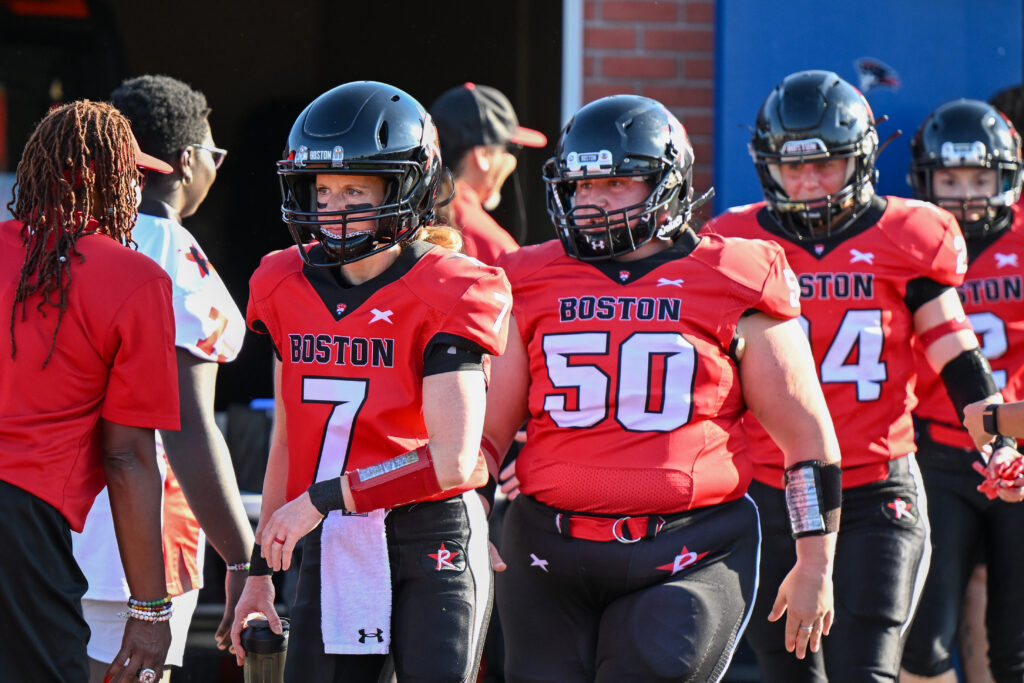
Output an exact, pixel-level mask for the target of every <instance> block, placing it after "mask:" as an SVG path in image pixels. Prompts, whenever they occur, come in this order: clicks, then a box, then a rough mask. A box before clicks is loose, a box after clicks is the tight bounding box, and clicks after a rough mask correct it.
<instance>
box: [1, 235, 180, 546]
mask: <svg viewBox="0 0 1024 683" xmlns="http://www.w3.org/2000/svg"><path fill="white" fill-rule="evenodd" d="M21 229H22V224H21V223H20V222H18V221H7V222H4V223H0V281H2V284H0V311H5V312H6V313H5V315H10V311H11V306H12V305H13V302H14V291H15V288H16V286H17V282H18V277H19V272H20V269H21V266H22V263H23V262H24V258H25V249H24V247H22V245H21ZM77 246H78V250H79V252H81V254H82V255H83V256H84V260H81V261H80V260H79V259H78V257H73V256H72V257H70V258H69V260H70V264H71V266H70V271H71V277H72V280H71V285H70V288H69V290H68V302H67V310H66V311H65V312H64V317H63V320H62V321H61V324H60V329H59V331H58V334H57V345H56V348H55V349H54V351H53V355H52V356H51V357H50V360H49V363H47V365H46V367H45V368H44V367H43V361H44V360H45V359H46V354H47V353H49V351H50V345H51V343H52V340H53V331H54V327H55V326H56V323H57V309H56V308H54V307H52V306H50V305H44V306H43V311H42V312H40V311H38V310H37V308H36V305H37V304H38V302H39V299H38V298H34V299H32V300H30V301H29V302H28V305H27V306H26V307H25V309H24V310H25V317H24V319H22V309H21V307H20V306H19V307H18V310H17V313H16V322H15V325H14V338H15V342H16V344H17V356H16V357H15V358H14V359H12V358H11V336H10V333H7V332H5V333H3V334H0V479H3V480H4V481H6V482H8V483H10V484H13V485H15V486H17V487H19V488H22V489H24V490H26V491H28V492H29V493H31V494H33V495H35V496H38V497H39V498H41V499H42V500H45V501H46V502H47V503H50V504H51V505H53V506H54V507H56V508H57V509H58V510H60V512H61V513H62V514H63V515H64V517H65V518H66V519H67V520H68V524H69V525H70V526H71V528H72V529H74V530H75V531H81V530H82V525H83V524H84V523H85V516H86V514H87V513H88V512H89V508H90V507H91V506H92V502H93V499H94V498H95V497H96V494H97V493H99V491H100V489H102V488H103V484H104V479H103V470H102V461H101V453H100V422H99V419H100V418H101V417H102V418H103V419H105V420H108V421H110V422H116V423H118V424H122V425H127V426H131V427H144V428H151V429H178V427H179V423H178V375H177V362H176V360H175V351H174V315H173V313H172V310H171V285H170V280H169V278H168V277H167V274H166V273H164V271H163V270H162V269H161V268H160V266H158V265H157V264H156V263H155V262H154V261H153V260H152V259H150V258H149V257H147V256H144V255H142V254H139V253H136V252H135V251H133V250H131V249H127V248H125V247H124V246H122V245H120V244H118V243H117V242H116V241H114V240H112V239H111V238H110V237H108V236H106V235H102V234H92V235H86V236H83V237H81V238H79V239H78V242H77ZM44 314H45V315H44Z"/></svg>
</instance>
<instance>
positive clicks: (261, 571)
mask: <svg viewBox="0 0 1024 683" xmlns="http://www.w3.org/2000/svg"><path fill="white" fill-rule="evenodd" d="M273 574H274V570H273V569H271V568H270V565H269V564H267V561H266V559H264V557H263V550H262V547H261V546H260V544H259V543H253V544H252V557H250V558H249V576H273Z"/></svg>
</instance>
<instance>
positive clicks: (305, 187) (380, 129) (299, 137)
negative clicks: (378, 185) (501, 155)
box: [277, 81, 441, 266]
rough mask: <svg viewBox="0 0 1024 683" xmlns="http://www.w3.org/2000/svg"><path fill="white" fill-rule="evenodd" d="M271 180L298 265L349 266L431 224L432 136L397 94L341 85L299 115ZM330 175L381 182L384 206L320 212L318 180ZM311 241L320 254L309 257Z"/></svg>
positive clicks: (437, 158)
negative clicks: (370, 225) (370, 227)
mask: <svg viewBox="0 0 1024 683" xmlns="http://www.w3.org/2000/svg"><path fill="white" fill-rule="evenodd" d="M277 173H278V178H279V179H280V181H281V217H282V218H283V220H284V222H285V224H287V226H288V230H289V231H290V232H291V234H292V238H293V239H294V240H295V243H296V244H297V245H298V247H299V253H300V254H301V255H302V258H303V260H304V261H305V262H306V263H308V264H310V265H314V266H338V265H341V264H345V263H352V262H353V261H358V260H360V259H363V258H366V257H367V256H371V255H373V254H376V253H378V252H380V251H383V250H385V249H388V248H390V247H392V246H393V245H395V244H397V243H399V242H403V241H407V240H410V239H412V238H413V237H414V236H415V234H416V231H417V230H418V229H419V228H420V227H421V226H423V225H426V224H428V223H430V221H431V220H433V217H434V203H435V201H436V199H437V188H438V181H439V180H440V177H441V152H440V149H439V147H438V143H437V129H436V128H435V127H434V122H433V121H432V120H431V118H430V115H429V114H428V113H427V111H426V110H425V109H424V108H423V106H422V105H420V103H419V102H417V101H416V100H415V99H413V98H412V97H411V96H409V95H408V94H407V93H405V92H403V91H402V90H399V89H398V88H395V87H393V86H390V85H387V84H385V83H376V82H373V81H356V82H353V83H346V84H344V85H339V86H338V87H336V88H333V89H332V90H328V91H327V92H325V93H324V94H322V95H320V96H319V97H317V98H316V99H315V100H313V102H311V103H310V105H309V106H308V107H306V108H305V109H304V110H303V112H302V113H301V114H299V118H298V119H296V120H295V124H294V125H293V126H292V130H291V133H290V134H289V135H288V148H287V150H286V151H285V158H284V159H282V160H281V161H279V162H277ZM334 173H337V174H343V175H370V176H379V177H382V178H383V179H384V180H385V185H386V190H385V198H384V201H383V203H382V204H381V205H379V206H366V205H361V206H357V207H351V208H349V209H346V210H341V211H318V210H317V206H316V198H317V195H316V177H317V175H318V174H334ZM354 214H358V215H354ZM325 219H329V221H328V220H325ZM366 221H376V230H374V231H372V232H369V231H365V230H361V229H360V228H361V227H362V226H365V222H366ZM327 225H330V226H331V229H332V230H331V231H332V232H335V233H337V232H338V229H339V226H340V228H341V230H342V235H343V236H342V237H340V238H339V237H335V236H332V235H331V234H329V233H327V232H325V231H324V230H322V229H321V226H327ZM350 232H351V233H352V234H351V235H350V234H349V233H350ZM311 238H313V239H315V240H316V241H317V242H319V243H320V245H321V246H322V247H323V251H322V253H315V254H314V253H313V252H312V249H311V246H312V245H311V244H310V241H311ZM318 251H319V250H318Z"/></svg>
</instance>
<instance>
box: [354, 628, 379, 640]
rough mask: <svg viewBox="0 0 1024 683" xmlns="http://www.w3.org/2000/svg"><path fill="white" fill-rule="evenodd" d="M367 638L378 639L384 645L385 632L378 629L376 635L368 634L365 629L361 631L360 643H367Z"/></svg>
mask: <svg viewBox="0 0 1024 683" xmlns="http://www.w3.org/2000/svg"><path fill="white" fill-rule="evenodd" d="M367 638H376V639H377V642H378V643H383V642H384V630H383V629H380V628H378V629H377V632H376V633H367V632H366V631H365V630H364V629H359V642H360V643H365V642H366V639H367Z"/></svg>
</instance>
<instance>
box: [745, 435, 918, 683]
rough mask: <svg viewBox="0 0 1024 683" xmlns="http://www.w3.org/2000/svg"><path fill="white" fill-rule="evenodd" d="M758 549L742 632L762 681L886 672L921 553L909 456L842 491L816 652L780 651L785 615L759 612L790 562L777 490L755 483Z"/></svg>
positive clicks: (893, 673)
mask: <svg viewBox="0 0 1024 683" xmlns="http://www.w3.org/2000/svg"><path fill="white" fill-rule="evenodd" d="M750 495H751V497H752V498H753V499H754V500H755V501H756V502H757V505H758V508H759V509H760V511H761V525H762V530H763V533H764V539H765V540H764V548H763V550H762V553H761V584H760V586H759V588H758V593H757V603H756V605H755V607H754V615H753V618H752V619H751V622H750V627H749V628H748V629H747V640H748V642H749V643H750V644H751V646H752V647H753V649H754V651H755V653H756V654H757V661H758V664H759V666H760V668H761V676H762V680H764V681H770V682H771V681H774V682H778V683H804V682H811V681H814V682H821V681H827V680H831V681H843V682H849V683H859V682H862V681H871V682H875V681H895V680H897V677H898V675H899V667H900V651H901V647H902V644H903V640H904V638H905V635H906V630H907V627H908V626H909V621H910V618H911V617H912V616H913V613H914V610H915V609H916V607H917V604H918V600H919V598H920V594H921V590H922V587H923V585H924V576H925V573H926V572H927V570H928V561H929V554H930V552H929V549H930V545H929V531H928V518H927V515H925V514H923V513H922V511H921V509H922V508H924V507H925V504H926V501H925V496H924V493H923V491H922V490H921V485H920V472H919V471H918V468H917V465H916V462H915V460H914V456H912V455H910V456H907V457H905V458H897V459H896V460H893V461H891V462H890V465H889V476H888V478H886V479H884V480H882V481H879V482H874V483H871V484H866V485H864V486H857V487H855V488H849V489H844V490H843V511H842V519H841V521H840V523H839V536H838V538H837V540H836V556H835V568H834V571H833V574H832V577H833V584H834V587H835V588H834V590H835V610H836V614H835V623H834V624H833V626H832V631H831V634H830V635H828V636H827V637H825V638H823V639H822V646H821V649H820V650H819V651H818V652H817V653H813V652H810V651H808V652H807V656H806V657H805V658H804V659H803V660H799V659H797V658H796V655H794V654H792V653H790V652H787V651H786V646H785V624H786V620H785V619H784V618H783V619H780V620H778V621H776V622H774V623H773V622H769V621H768V614H769V612H771V609H772V605H773V604H774V602H775V597H776V594H777V592H778V589H779V585H780V584H781V583H782V580H783V579H784V578H785V577H786V574H788V573H789V570H790V569H792V568H793V564H794V563H795V562H796V546H795V545H794V541H793V538H792V537H791V536H790V530H789V518H788V513H787V511H786V500H785V493H784V492H783V491H782V490H781V489H776V488H772V487H770V486H765V485H764V484H761V483H758V482H754V483H753V484H751V486H750Z"/></svg>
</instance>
